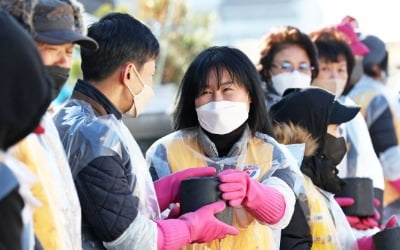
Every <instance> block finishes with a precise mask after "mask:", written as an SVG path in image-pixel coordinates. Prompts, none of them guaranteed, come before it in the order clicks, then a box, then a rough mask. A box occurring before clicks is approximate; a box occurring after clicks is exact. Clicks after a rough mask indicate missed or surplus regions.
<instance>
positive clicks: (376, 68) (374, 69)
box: [371, 65, 382, 77]
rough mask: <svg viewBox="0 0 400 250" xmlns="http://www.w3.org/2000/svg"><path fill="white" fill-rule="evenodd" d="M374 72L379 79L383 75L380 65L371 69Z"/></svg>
mask: <svg viewBox="0 0 400 250" xmlns="http://www.w3.org/2000/svg"><path fill="white" fill-rule="evenodd" d="M371 70H372V72H374V76H375V77H379V76H380V75H381V70H382V69H381V68H380V67H379V66H378V65H374V66H372V67H371Z"/></svg>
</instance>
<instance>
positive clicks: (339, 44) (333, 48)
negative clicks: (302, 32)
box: [310, 29, 355, 93]
mask: <svg viewBox="0 0 400 250" xmlns="http://www.w3.org/2000/svg"><path fill="white" fill-rule="evenodd" d="M310 36H311V39H312V40H313V41H314V43H315V45H316V46H317V49H318V54H319V58H324V59H325V60H327V61H329V62H338V60H339V57H340V56H344V57H345V59H346V66H347V82H346V86H345V90H344V93H347V92H348V91H346V90H348V89H349V88H350V87H351V86H350V78H351V74H352V72H353V69H354V65H355V58H354V54H353V52H352V50H351V48H350V46H349V41H348V40H347V39H346V37H345V36H344V35H342V34H341V33H339V32H338V31H335V30H333V29H325V30H321V31H318V32H314V33H312V34H311V35H310Z"/></svg>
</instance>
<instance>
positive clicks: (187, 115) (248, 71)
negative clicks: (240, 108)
mask: <svg viewBox="0 0 400 250" xmlns="http://www.w3.org/2000/svg"><path fill="white" fill-rule="evenodd" d="M212 70H215V71H216V74H217V79H218V84H221V80H222V74H223V71H224V70H226V71H227V72H228V73H229V74H230V76H231V77H232V80H233V81H235V82H237V83H238V84H239V85H241V86H243V87H245V89H246V90H247V91H248V93H249V96H250V98H251V103H250V112H249V118H248V125H249V127H250V130H251V132H252V133H253V135H254V133H255V132H256V131H257V132H262V133H265V134H268V135H270V136H273V132H272V126H271V122H270V118H269V115H268V113H267V108H266V105H265V100H264V95H263V92H262V90H261V80H260V76H259V75H258V73H257V70H256V68H255V66H254V65H253V64H252V62H251V61H250V59H249V58H248V57H247V56H246V55H245V54H244V53H243V52H241V51H240V50H238V49H235V48H229V47H210V48H208V49H206V50H204V51H202V52H201V53H200V54H199V55H198V56H197V57H196V58H195V59H194V60H193V62H192V63H191V64H190V65H189V68H188V69H187V71H186V73H185V75H184V76H183V79H182V83H181V85H180V88H179V91H178V96H177V108H176V110H175V113H174V122H175V129H176V130H178V129H183V128H188V127H194V126H198V125H199V121H198V119H197V114H196V108H195V99H196V98H197V97H198V96H199V93H200V91H201V90H202V89H204V88H206V87H207V86H208V80H209V74H210V72H211V71H212Z"/></svg>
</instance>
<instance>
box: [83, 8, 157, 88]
mask: <svg viewBox="0 0 400 250" xmlns="http://www.w3.org/2000/svg"><path fill="white" fill-rule="evenodd" d="M88 36H89V37H91V38H93V39H94V40H96V41H97V43H98V44H99V49H98V50H96V51H91V50H88V49H85V48H81V56H82V65H81V68H82V73H83V78H84V79H85V80H95V81H99V80H103V79H105V78H106V77H108V76H109V75H111V74H112V73H113V72H114V71H115V70H116V69H117V68H118V67H119V66H121V65H122V64H124V63H126V62H128V61H132V62H133V63H135V65H136V66H137V67H138V69H140V68H141V67H142V66H143V64H144V63H146V62H147V61H148V60H150V59H153V58H156V57H157V56H158V53H159V50H160V46H159V43H158V41H157V39H156V38H155V37H154V35H153V34H152V33H151V31H150V29H149V28H147V27H146V26H145V25H144V24H143V23H141V22H140V21H138V20H137V19H135V18H134V17H132V16H130V15H128V14H122V13H111V14H108V15H106V16H104V17H103V18H101V19H100V20H99V21H98V22H96V23H94V24H92V25H91V26H90V28H89V30H88Z"/></svg>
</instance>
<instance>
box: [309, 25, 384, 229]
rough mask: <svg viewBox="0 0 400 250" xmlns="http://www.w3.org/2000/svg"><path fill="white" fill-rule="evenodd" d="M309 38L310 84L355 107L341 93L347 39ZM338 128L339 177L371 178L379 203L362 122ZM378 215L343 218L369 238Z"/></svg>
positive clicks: (376, 168) (347, 72)
mask: <svg viewBox="0 0 400 250" xmlns="http://www.w3.org/2000/svg"><path fill="white" fill-rule="evenodd" d="M310 36H311V39H312V40H313V41H314V43H315V45H316V46H317V49H318V54H319V73H318V76H317V77H316V78H315V79H314V81H313V82H312V85H313V86H316V87H320V88H323V89H325V90H328V91H330V92H332V93H333V94H335V96H336V99H337V101H338V102H339V103H342V104H345V105H349V106H351V105H355V103H354V102H353V101H352V100H351V99H350V98H349V97H347V96H345V95H344V94H343V93H344V91H345V90H346V89H347V88H348V86H349V85H350V84H349V79H350V76H351V74H352V70H353V68H354V64H355V60H354V55H353V52H352V49H351V47H350V46H349V44H350V43H349V40H348V39H347V38H346V37H344V36H343V35H342V33H338V32H337V31H335V30H334V29H331V28H326V29H323V30H320V31H316V32H313V33H312V34H311V35H310ZM358 42H359V41H358ZM359 43H360V42H359ZM340 128H341V129H340V131H341V136H343V137H344V138H345V139H346V144H347V145H348V152H347V153H346V155H345V157H344V158H343V160H342V161H341V162H340V164H339V165H338V166H337V167H338V170H339V177H341V178H346V177H367V178H370V179H372V180H373V186H374V195H375V199H376V200H378V201H379V203H380V204H383V201H382V199H383V188H384V180H383V172H382V166H381V164H380V162H379V159H378V157H377V156H376V154H375V152H374V148H373V146H372V141H371V137H370V135H369V132H368V128H367V124H366V123H365V120H364V119H363V117H362V115H361V114H360V113H359V114H357V115H356V116H355V118H354V119H352V120H350V121H348V122H346V123H343V124H341V125H340ZM343 198H345V199H343ZM348 199H349V198H347V197H341V198H338V199H337V201H338V203H339V205H341V206H342V207H346V206H350V205H349V204H348V203H346V200H348ZM350 199H351V198H350ZM377 211H379V212H380V216H381V215H382V213H381V212H382V206H381V205H380V206H379V205H377ZM380 216H378V215H377V216H374V217H369V218H361V217H355V216H347V219H348V221H349V224H350V225H351V227H352V228H353V230H354V233H355V234H356V236H360V235H370V234H372V233H374V232H376V231H378V230H379V228H378V226H379V224H380V218H379V217H380Z"/></svg>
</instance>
